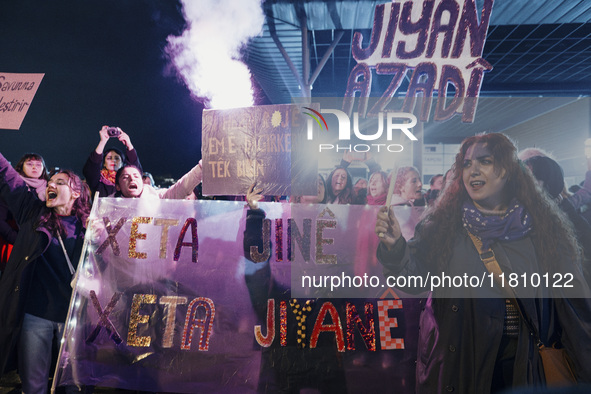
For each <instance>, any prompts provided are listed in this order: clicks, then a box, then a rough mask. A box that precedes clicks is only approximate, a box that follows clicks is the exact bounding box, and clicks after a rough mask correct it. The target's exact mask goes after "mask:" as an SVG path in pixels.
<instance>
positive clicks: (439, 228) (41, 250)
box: [0, 126, 591, 393]
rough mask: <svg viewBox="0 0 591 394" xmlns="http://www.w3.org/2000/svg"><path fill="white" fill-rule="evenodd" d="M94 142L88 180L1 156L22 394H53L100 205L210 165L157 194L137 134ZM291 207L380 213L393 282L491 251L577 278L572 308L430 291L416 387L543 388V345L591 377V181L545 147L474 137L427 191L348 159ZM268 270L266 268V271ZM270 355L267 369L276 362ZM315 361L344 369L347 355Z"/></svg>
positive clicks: (187, 187)
mask: <svg viewBox="0 0 591 394" xmlns="http://www.w3.org/2000/svg"><path fill="white" fill-rule="evenodd" d="M99 136H100V141H99V144H98V145H97V147H96V149H95V150H94V151H92V152H91V153H90V156H89V157H88V160H87V161H86V163H85V165H84V167H83V170H82V174H83V178H82V177H80V176H78V175H77V174H76V173H75V172H72V171H69V170H58V171H55V172H53V173H52V174H49V173H48V169H47V166H46V164H45V162H44V160H43V157H42V156H41V155H39V154H35V153H30V154H26V155H24V156H23V157H22V159H21V160H20V161H19V162H18V163H17V165H16V166H15V167H14V168H13V167H12V165H11V164H10V163H9V162H8V161H7V160H6V159H5V158H4V157H3V156H2V155H1V154H0V241H1V243H0V246H1V249H0V252H1V253H0V257H1V258H2V260H0V263H1V264H2V265H0V270H1V272H0V349H1V351H0V372H1V373H3V372H5V371H8V370H10V369H11V368H15V367H17V368H18V371H19V375H20V376H21V379H22V384H23V386H22V387H23V392H26V393H36V392H46V390H47V382H48V379H49V377H50V368H51V365H52V357H54V355H55V351H53V347H54V345H55V343H56V341H57V340H59V338H61V335H62V333H63V329H64V323H65V319H66V315H67V310H68V304H69V301H70V296H71V292H72V289H71V286H70V282H71V279H72V275H73V273H74V272H75V270H76V265H77V263H78V260H79V256H80V253H81V251H82V241H83V239H84V232H85V228H86V221H87V218H88V215H89V212H90V207H91V204H92V198H91V197H92V196H96V195H98V196H101V197H105V196H107V197H108V196H113V197H123V198H156V199H158V198H161V199H186V198H198V197H199V196H200V195H201V193H200V191H199V187H198V186H199V184H200V183H201V181H202V164H201V161H200V162H199V163H198V164H197V165H195V166H194V167H193V168H192V169H191V170H190V171H189V172H188V173H187V174H185V175H184V176H183V177H182V178H181V179H180V180H179V181H178V182H176V183H175V184H174V185H172V186H171V187H169V188H157V187H156V186H155V185H154V180H153V178H152V176H151V174H149V173H145V172H144V171H143V169H142V166H141V164H140V161H139V158H138V153H137V152H136V151H135V149H134V147H133V144H132V142H131V139H130V137H129V135H128V134H126V133H125V132H124V131H123V130H121V129H118V128H110V127H108V126H103V127H102V128H101V130H100V131H99ZM110 139H117V140H118V141H120V142H121V143H122V144H123V146H124V148H125V152H123V151H121V150H119V149H116V148H108V149H106V145H107V142H108V141H109V140H110ZM356 160H357V161H360V162H362V163H364V164H365V165H366V166H367V168H368V176H367V177H361V178H359V179H357V180H354V178H353V177H352V176H351V174H350V172H349V170H348V168H349V167H350V165H351V163H352V162H353V161H356ZM587 175H588V178H591V177H590V176H589V172H588V173H587ZM392 178H394V179H392ZM245 199H246V200H247V202H248V205H249V206H250V208H251V210H250V211H249V213H248V215H247V227H246V228H247V233H245V237H244V248H245V253H247V251H249V250H250V247H251V246H257V247H262V238H261V226H262V219H263V218H264V216H265V215H264V212H262V211H261V210H260V209H259V208H258V201H261V200H264V197H263V196H261V195H260V190H257V189H255V187H254V185H253V186H252V187H251V189H250V190H249V191H248V193H247V195H246V197H245ZM284 200H285V199H284ZM290 201H291V202H295V203H312V204H325V203H327V204H368V205H376V206H382V208H381V209H380V211H379V214H378V217H377V220H376V227H375V232H376V235H375V236H376V237H377V238H378V242H379V246H378V247H377V251H376V252H377V257H378V260H379V261H380V263H381V264H382V265H383V267H384V273H385V275H386V276H390V275H392V276H395V275H400V274H408V275H421V276H425V275H427V274H428V273H430V272H442V271H448V272H470V273H475V274H478V273H482V272H486V271H485V270H486V269H487V268H486V267H485V265H484V264H482V262H481V259H482V254H481V253H480V252H481V250H480V249H479V248H482V250H484V251H489V253H490V251H493V252H494V253H493V255H494V256H498V259H499V260H500V261H499V264H500V266H502V268H503V269H505V270H510V271H512V272H525V271H535V272H542V271H543V272H550V271H552V270H553V269H554V270H555V269H556V267H557V266H558V267H560V269H561V270H568V272H573V273H575V275H574V278H575V282H576V285H577V286H579V287H580V288H581V289H583V290H581V293H580V294H581V295H583V297H580V298H574V299H573V298H569V297H567V296H565V294H562V293H560V292H558V293H560V294H553V293H543V294H537V295H536V296H535V297H520V295H519V294H516V295H513V294H502V296H498V294H497V295H496V296H495V295H494V294H488V295H487V296H486V297H459V296H458V295H457V294H453V293H451V294H450V293H446V292H445V290H440V289H437V290H434V291H432V292H430V293H429V295H428V296H427V298H426V300H425V302H424V307H423V310H422V313H421V318H420V335H419V345H418V348H419V349H418V354H417V359H416V390H417V392H425V393H431V392H441V391H444V390H447V391H455V392H465V393H472V392H479V393H487V392H498V391H501V390H504V389H507V388H510V387H517V386H544V384H545V377H544V373H543V369H542V365H541V361H540V357H539V354H538V353H537V351H536V350H537V346H538V345H539V343H543V344H544V345H546V346H558V347H563V348H565V349H566V350H567V353H568V355H569V357H570V359H571V362H572V368H573V371H574V374H575V376H576V378H577V379H578V380H579V381H581V382H589V381H590V380H591V378H590V377H591V369H590V366H591V356H589V355H591V304H590V302H589V301H590V300H591V293H589V284H588V283H590V279H591V276H590V271H591V270H590V266H589V263H588V261H589V259H590V258H591V225H590V224H589V222H588V221H587V219H586V218H585V211H588V212H587V213H589V212H591V210H587V205H588V204H591V179H588V180H587V181H586V182H585V183H584V184H583V185H582V187H581V188H580V189H579V190H578V191H577V192H576V193H569V192H568V191H567V190H566V185H565V182H564V174H563V172H562V169H561V167H560V165H559V164H558V163H557V162H556V161H555V160H554V159H553V158H552V157H550V155H549V154H547V153H546V152H543V151H539V150H535V151H532V150H526V151H523V152H521V153H520V154H519V157H518V154H517V149H516V147H515V145H514V144H513V143H512V141H510V140H509V139H508V138H507V137H506V136H504V135H503V134H499V133H490V134H483V135H479V136H475V137H471V138H468V139H466V140H465V141H464V142H463V143H462V145H461V148H460V152H459V153H458V154H457V156H456V161H455V164H454V165H453V167H452V168H451V169H449V171H448V172H447V173H445V174H437V175H435V176H433V177H432V178H431V180H430V182H429V190H427V191H426V192H425V191H424V187H423V183H422V177H421V174H420V172H419V170H418V169H417V168H415V167H412V166H405V167H400V168H396V170H395V171H393V172H392V173H388V172H386V171H383V170H382V168H381V167H380V165H379V164H378V163H377V162H376V161H375V160H374V158H372V157H371V155H364V156H363V157H362V158H361V159H359V158H357V157H356V156H354V155H352V154H345V155H344V156H343V160H342V161H341V163H340V164H339V165H338V166H336V167H335V168H334V170H333V171H332V172H331V173H330V174H329V175H328V176H327V177H326V178H325V177H324V176H323V175H320V174H319V175H318V187H317V195H314V196H298V197H293V198H292V199H290ZM387 205H389V206H387ZM400 206H409V207H424V213H423V214H422V217H421V220H420V222H419V224H418V225H417V226H416V229H413V233H414V234H412V235H408V234H406V233H404V232H403V231H402V230H401V225H400V223H399V221H398V220H397V218H396V215H395V213H394V212H395V210H394V209H393V208H391V207H400ZM422 212H423V211H422ZM474 239H477V241H476V240H474ZM478 242H479V243H480V245H481V246H478ZM246 257H247V258H248V254H246ZM267 271H268V270H267ZM267 271H264V270H262V271H260V272H265V273H267V274H270V272H267ZM266 282H269V279H267V280H266ZM554 290H556V289H554ZM587 296H589V298H586V297H587ZM532 332H535V334H536V335H533V334H532ZM537 337H539V343H536V342H535V338H537ZM17 356H18V357H17ZM275 356H277V355H269V357H270V358H269V359H268V360H267V361H268V362H270V363H272V362H273V361H274V360H275V359H274V357H275ZM279 356H281V357H292V356H293V355H291V356H290V355H289V354H280V355H279ZM334 357H337V358H334ZM15 360H17V361H18V364H14V361H15ZM317 361H318V362H329V363H335V365H337V364H339V362H340V361H339V360H338V355H336V356H335V355H331V356H330V357H329V358H328V359H322V360H317ZM330 365H332V364H330ZM329 370H330V371H332V373H334V376H332V378H334V379H333V380H334V382H341V383H342V379H341V378H342V373H343V371H342V370H340V369H337V370H335V369H330V368H328V369H327V371H329ZM335 371H336V372H335ZM327 373H328V372H327ZM321 380H322V379H321ZM289 384H292V383H289ZM335 384H336V383H335ZM331 387H332V389H334V388H335V386H330V385H328V386H326V385H324V383H323V386H322V387H321V389H322V390H324V391H326V390H328V391H326V392H329V391H330V390H331ZM340 388H341V387H340V386H339V389H340ZM79 389H80V388H77V387H72V388H68V390H70V391H78V390H79Z"/></svg>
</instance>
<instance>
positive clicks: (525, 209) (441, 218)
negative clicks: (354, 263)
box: [375, 133, 591, 393]
mask: <svg viewBox="0 0 591 394" xmlns="http://www.w3.org/2000/svg"><path fill="white" fill-rule="evenodd" d="M375 232H376V234H377V235H378V238H379V239H380V244H379V246H378V250H377V255H378V259H379V260H380V262H381V263H382V265H383V267H384V274H385V275H386V277H388V278H389V280H393V279H394V280H397V282H396V283H402V282H400V281H398V280H399V279H401V278H402V277H408V276H409V275H413V274H414V275H416V277H417V278H422V279H425V280H426V281H428V282H424V283H426V285H425V286H404V287H403V290H404V291H405V292H409V293H410V292H419V291H424V290H425V289H427V290H429V296H428V298H427V300H426V303H425V307H424V309H423V311H422V312H421V320H420V321H421V323H420V334H419V348H418V357H417V364H416V374H417V376H416V381H417V392H418V393H436V392H446V391H448V392H451V391H453V392H456V393H489V392H497V391H502V390H506V389H508V388H511V387H518V386H525V385H527V386H544V385H546V383H547V382H546V377H545V375H544V371H543V366H542V363H541V356H540V353H539V350H538V345H539V341H538V340H536V339H535V338H536V336H537V337H539V339H540V341H541V343H543V344H544V345H545V346H556V347H563V348H564V349H565V350H566V353H567V355H568V356H569V357H570V359H571V361H572V368H573V370H574V374H575V376H576V378H577V379H578V381H579V382H590V381H591V303H590V299H589V297H590V294H591V293H590V291H589V288H588V286H587V284H586V283H585V280H584V278H583V275H582V272H581V266H580V253H579V247H578V245H577V241H576V238H575V234H574V232H573V229H572V228H571V226H570V224H569V222H568V221H567V220H566V218H565V217H564V216H563V215H562V214H561V212H560V211H559V209H558V207H557V206H556V205H555V204H554V203H552V202H551V201H550V200H549V199H547V197H546V196H544V195H543V194H542V193H540V191H539V189H537V188H536V184H535V181H534V179H533V177H532V174H531V172H530V171H528V170H527V169H526V168H525V167H524V166H523V165H522V164H521V162H520V161H519V160H518V159H517V154H516V148H515V145H514V144H513V143H512V142H511V141H510V140H509V139H508V138H507V137H506V136H505V135H503V134H500V133H490V134H482V135H477V136H473V137H470V138H467V139H466V140H464V142H463V143H462V145H461V148H460V152H459V153H458V154H457V156H456V161H455V165H454V167H453V175H452V179H451V183H450V184H449V185H448V186H446V188H445V189H444V191H443V193H442V195H441V196H440V199H439V202H438V204H436V205H435V206H434V207H431V208H430V209H429V210H428V211H427V212H426V216H425V218H424V219H423V220H422V221H421V222H420V223H419V224H418V225H417V227H416V230H415V234H414V237H413V238H412V239H411V240H409V241H407V240H406V239H405V238H404V237H403V236H402V235H401V229H400V225H399V223H398V220H397V219H396V217H395V215H394V212H393V210H392V209H391V208H387V207H384V208H382V209H381V210H380V212H379V213H378V217H377V221H376V226H375ZM491 256H492V257H491ZM485 264H488V265H485ZM495 265H496V268H495V267H494V266H495ZM487 267H490V268H487ZM497 268H498V269H497ZM501 273H502V274H504V275H505V276H502V274H501ZM567 273H568V277H569V280H570V284H569V286H572V287H569V286H563V287H554V286H551V285H550V286H543V285H541V284H538V286H535V283H536V282H535V280H534V279H535V278H536V277H538V278H544V277H545V276H544V275H546V277H548V276H549V277H556V275H566V274H567ZM445 275H447V277H448V278H450V280H449V281H448V282H444V281H440V282H437V279H441V278H444V277H445ZM515 275H517V276H519V278H522V279H523V278H525V279H527V284H526V285H523V283H522V285H521V286H520V285H519V283H517V282H516V281H515V280H507V279H509V278H512V279H515V278H516V276H515ZM452 277H453V281H451V278H452ZM457 278H459V279H460V281H457V280H456V279H457ZM462 278H470V281H469V282H462V283H460V282H461V280H462ZM472 278H477V279H478V278H483V280H482V282H480V284H481V286H478V283H475V282H474V281H473V280H472ZM530 279H531V280H530ZM476 282H478V281H476ZM415 283H416V282H415ZM532 283H533V285H532ZM400 286H402V285H399V286H398V287H400ZM536 334H537V335H536Z"/></svg>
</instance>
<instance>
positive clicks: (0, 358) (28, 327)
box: [0, 154, 90, 393]
mask: <svg viewBox="0 0 591 394" xmlns="http://www.w3.org/2000/svg"><path fill="white" fill-rule="evenodd" d="M0 197H1V198H3V199H4V201H6V203H7V205H8V207H9V208H10V210H11V211H12V213H13V215H14V217H15V220H16V222H17V224H18V226H19V233H18V236H17V239H16V242H15V243H14V248H13V250H12V254H11V256H10V260H9V262H8V265H7V266H6V271H5V272H4V274H3V275H2V277H0V349H1V351H0V373H4V372H5V371H7V367H9V366H11V367H12V364H10V363H9V362H11V361H12V359H13V358H14V356H15V355H18V370H19V374H20V376H21V380H22V385H23V386H22V391H23V392H25V393H45V392H47V389H48V387H47V386H48V379H49V374H50V367H51V364H52V345H53V343H54V341H59V339H60V338H61V336H62V332H63V329H64V322H65V320H66V315H67V313H68V305H69V303H70V297H71V294H72V288H71V286H70V282H71V280H72V276H73V274H74V272H75V269H76V266H77V264H78V261H79V259H80V254H81V252H82V245H83V239H84V232H85V228H86V222H87V219H88V215H89V213H90V191H89V190H88V187H87V186H86V184H85V183H84V182H82V180H81V179H80V177H78V176H77V175H76V174H75V173H73V172H72V171H69V170H60V171H58V172H57V173H55V174H54V175H52V177H51V179H50V180H49V182H48V183H47V189H46V191H45V199H46V201H41V200H40V199H39V198H38V197H37V195H36V193H33V192H31V191H30V190H29V188H28V186H27V184H26V183H25V181H24V180H23V179H22V178H21V176H20V175H19V174H18V172H16V171H15V170H14V169H13V168H12V167H11V166H10V163H9V162H8V161H7V160H6V159H5V158H4V156H2V155H1V154H0Z"/></svg>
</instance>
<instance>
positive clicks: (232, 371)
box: [55, 198, 420, 393]
mask: <svg viewBox="0 0 591 394" xmlns="http://www.w3.org/2000/svg"><path fill="white" fill-rule="evenodd" d="M95 204H97V206H96V207H95V209H94V210H93V212H94V213H93V214H92V216H91V222H90V225H89V229H88V230H87V235H86V237H87V247H86V250H85V251H84V253H83V258H82V260H81V263H80V266H79V269H78V271H77V274H76V281H75V290H74V294H73V296H72V302H71V305H70V311H69V314H68V320H67V322H66V329H65V334H64V341H63V345H62V349H61V351H60V357H59V360H58V366H57V368H56V377H55V384H56V385H68V384H76V385H95V386H103V387H117V388H123V389H130V390H146V391H158V392H187V393H193V392H224V393H226V392H261V391H270V392H276V391H279V390H281V389H285V388H288V387H292V388H293V387H314V388H318V389H321V388H327V389H331V390H339V391H343V390H345V391H348V392H362V391H366V390H367V389H368V388H369V389H373V390H392V389H394V388H395V389H396V390H398V391H399V392H402V393H406V392H408V393H410V392H412V391H413V388H414V354H415V352H416V324H417V316H418V310H419V307H420V305H419V301H418V300H415V299H408V300H407V299H404V300H401V299H395V298H392V294H393V293H391V292H384V293H387V294H386V295H385V296H384V297H383V298H384V299H380V298H379V297H376V298H353V297H351V298H340V299H333V298H311V297H302V298H297V299H294V298H292V297H291V295H290V282H291V269H292V263H291V262H290V259H289V257H290V256H292V257H293V256H296V255H297V254H299V253H300V252H299V251H295V249H293V251H294V253H293V254H291V252H290V250H292V249H291V248H296V247H298V248H299V246H296V245H295V244H294V241H293V240H291V241H290V239H291V238H293V237H292V234H293V231H295V230H294V229H295V227H296V226H300V227H299V229H300V230H302V229H303V228H302V227H301V225H300V223H301V220H303V217H304V216H306V217H310V219H311V218H312V216H313V217H314V219H316V218H317V216H318V212H322V211H325V210H326V209H327V208H329V209H330V210H331V212H334V215H335V216H334V217H335V218H336V220H337V221H340V222H342V223H345V222H348V223H351V225H354V224H355V223H357V224H359V223H361V222H363V223H365V224H364V225H362V226H357V227H358V228H359V229H360V230H359V231H352V229H351V228H349V230H348V231H347V233H348V234H349V235H348V236H347V237H346V238H343V239H340V240H338V242H339V243H342V242H345V243H352V242H356V244H357V245H358V246H359V249H360V250H359V251H358V252H357V253H356V256H355V260H357V261H366V263H365V266H363V267H359V269H361V270H367V272H370V273H372V274H374V273H375V274H376V275H378V273H377V272H378V271H379V269H380V268H379V265H376V264H375V261H373V257H372V256H374V255H375V249H374V250H372V249H373V248H374V241H373V238H371V237H372V236H373V237H375V234H371V233H370V234H366V230H367V229H368V228H369V227H371V225H372V221H373V223H374V224H375V217H373V218H372V216H373V214H374V212H373V210H372V209H365V207H346V206H334V205H325V206H322V205H318V206H315V205H310V206H297V205H290V204H281V203H262V204H261V208H262V209H263V210H264V211H265V212H266V214H267V219H268V220H269V222H267V223H269V225H268V226H267V227H268V229H269V230H268V234H267V235H266V236H267V238H270V240H272V247H271V249H270V250H269V251H268V256H267V258H266V259H265V261H260V262H257V260H259V259H257V258H253V256H252V255H251V256H249V257H251V259H247V258H245V257H244V251H243V245H242V239H243V232H244V228H245V218H246V208H245V207H244V203H238V202H228V201H203V200H201V201H181V200H158V201H156V202H154V201H152V200H151V201H145V200H142V199H113V198H101V199H98V201H97V202H96V203H95ZM294 207H297V209H301V212H300V213H299V214H298V215H299V216H298V217H297V218H295V219H294V220H291V219H292V212H293V209H294ZM348 208H351V209H348ZM302 215H303V216H302ZM300 233H302V232H300ZM325 235H326V236H325V237H324V238H328V235H330V234H328V232H327V233H326V234H325ZM366 236H369V237H366ZM358 238H359V240H357V239H358ZM309 239H311V238H309ZM370 239H372V241H369V240H370ZM300 240H301V239H300ZM364 245H365V246H364ZM336 246H337V247H338V246H339V245H338V244H337V245H336ZM259 252H261V253H264V252H265V251H264V250H262V251H259ZM329 252H331V251H330V248H328V249H325V253H329ZM346 253H348V252H346V251H345V250H344V249H343V250H342V252H341V253H340V255H343V254H346ZM336 254H337V255H339V252H338V251H337V252H336ZM340 255H339V256H340ZM339 256H337V258H338V257H339ZM259 257H260V256H259ZM343 258H345V259H348V260H349V261H350V260H351V259H350V258H349V257H346V256H343ZM298 311H302V312H303V314H304V318H303V320H302V315H298V314H297V312H298ZM298 317H300V319H297V318H298ZM300 323H302V324H300ZM302 325H303V326H305V327H304V328H302ZM303 330H305V331H307V333H308V334H307V335H306V334H302V331H303Z"/></svg>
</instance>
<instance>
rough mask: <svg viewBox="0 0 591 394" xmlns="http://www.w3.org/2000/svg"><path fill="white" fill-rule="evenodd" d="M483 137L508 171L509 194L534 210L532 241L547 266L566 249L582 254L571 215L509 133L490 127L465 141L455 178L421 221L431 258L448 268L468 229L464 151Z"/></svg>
mask: <svg viewBox="0 0 591 394" xmlns="http://www.w3.org/2000/svg"><path fill="white" fill-rule="evenodd" d="M477 143H484V144H487V148H488V149H489V150H490V151H491V153H492V156H493V157H494V166H495V171H501V169H504V170H505V171H506V176H507V183H506V184H505V187H504V193H506V195H505V197H507V198H508V199H510V198H513V197H514V198H516V199H517V200H518V201H519V202H520V203H521V204H522V205H523V206H524V207H525V209H526V210H527V212H529V215H530V216H531V219H532V224H533V229H534V236H533V237H532V242H533V244H534V247H535V250H536V255H537V257H538V259H539V261H540V266H541V268H542V269H545V270H548V268H549V267H551V266H552V264H556V262H557V261H561V259H562V258H563V254H564V253H567V255H568V256H569V257H571V258H572V259H575V260H576V259H578V258H579V256H580V248H579V246H578V244H577V241H576V237H575V234H574V231H573V229H572V226H571V225H570V224H569V222H568V219H567V218H566V217H565V216H564V214H563V213H562V212H561V211H560V209H559V208H558V207H557V206H556V204H555V203H553V202H552V201H551V200H550V199H549V198H548V197H547V196H546V195H545V193H543V192H542V190H541V189H540V187H539V186H538V185H537V184H536V182H535V180H534V178H533V175H532V174H531V171H529V169H527V168H526V167H525V166H524V165H523V164H522V163H521V161H519V160H518V158H517V149H516V148H515V145H514V144H513V142H512V141H511V140H510V139H509V138H507V137H506V136H505V135H503V134H500V133H490V134H480V135H476V136H473V137H469V138H467V139H465V140H464V141H463V142H462V146H461V147H460V152H459V153H458V154H457V155H456V161H455V164H454V165H453V167H452V173H451V176H452V180H451V181H449V180H448V182H450V183H448V185H447V186H446V187H445V188H444V190H443V192H442V194H441V196H440V197H439V198H438V199H437V200H436V202H435V204H434V206H433V207H431V208H429V210H428V211H427V212H426V216H425V218H424V219H423V221H422V222H421V223H420V224H419V228H421V231H422V234H421V236H422V239H424V240H426V241H427V242H429V247H428V248H422V249H423V250H422V252H423V253H425V257H426V258H427V259H430V260H426V261H437V265H438V267H439V268H440V269H445V268H446V267H447V264H448V263H449V260H450V259H451V257H452V253H453V246H454V241H455V238H456V236H457V234H459V233H460V232H461V231H463V227H462V205H463V204H464V202H465V201H466V200H468V199H470V196H469V195H468V192H467V191H466V187H465V186H464V181H463V178H462V173H463V163H464V157H465V156H466V152H467V151H468V148H470V147H471V146H472V145H474V144H477Z"/></svg>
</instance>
